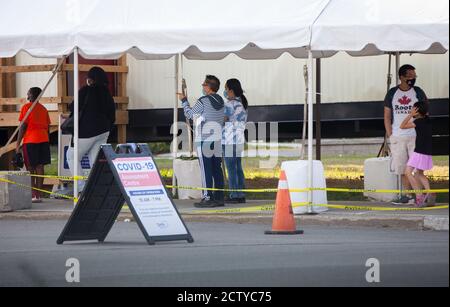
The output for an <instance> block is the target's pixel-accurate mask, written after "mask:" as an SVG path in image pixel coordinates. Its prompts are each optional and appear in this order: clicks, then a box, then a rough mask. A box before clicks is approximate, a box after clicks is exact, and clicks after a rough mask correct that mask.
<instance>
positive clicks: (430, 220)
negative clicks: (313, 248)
mask: <svg viewBox="0 0 450 307" xmlns="http://www.w3.org/2000/svg"><path fill="white" fill-rule="evenodd" d="M175 203H176V205H177V208H178V210H179V212H180V214H181V215H182V216H183V218H184V220H186V221H191V222H229V223H239V224H243V223H251V224H266V225H268V226H270V225H271V223H272V214H273V213H272V212H270V211H269V212H264V211H259V212H251V213H245V214H241V213H213V214H211V213H209V214H208V213H206V212H205V211H208V210H207V209H197V208H194V206H193V203H194V201H180V200H175ZM273 203H274V202H273V201H261V200H258V201H249V202H248V203H247V204H244V205H242V204H241V205H228V204H227V205H226V206H225V207H224V208H223V207H222V208H219V209H231V208H246V207H253V206H261V205H270V204H273ZM330 203H332V204H337V205H347V206H370V207H391V208H392V207H398V208H408V207H409V208H412V206H393V205H391V204H386V203H376V202H342V201H339V202H330ZM441 205H448V204H441ZM72 210H73V203H72V202H71V201H67V200H54V199H46V200H44V202H43V203H41V204H33V208H32V209H29V210H22V211H16V212H8V213H0V220H19V219H27V220H54V219H56V220H67V219H68V218H69V217H70V214H71V212H72ZM127 219H129V220H132V219H133V217H132V215H131V213H130V211H129V210H128V209H123V210H122V213H121V214H120V216H119V220H127ZM296 221H297V225H298V226H299V227H301V226H302V225H322V226H344V227H350V226H351V227H353V226H364V227H378V228H380V227H381V228H395V229H411V230H444V231H448V230H449V210H448V209H436V210H429V211H354V210H342V209H330V210H329V211H328V212H324V213H321V214H318V215H296Z"/></svg>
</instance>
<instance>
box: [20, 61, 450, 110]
mask: <svg viewBox="0 0 450 307" xmlns="http://www.w3.org/2000/svg"><path fill="white" fill-rule="evenodd" d="M16 61H17V65H32V64H55V63H56V60H55V59H36V58H32V57H30V56H29V55H28V54H26V53H23V52H22V53H20V54H19V55H18V56H17V59H16ZM405 63H410V64H412V65H414V66H416V68H417V74H418V76H419V78H418V82H417V84H418V85H419V86H421V87H422V88H423V89H424V90H425V91H426V93H427V94H428V96H429V97H430V98H448V97H449V53H447V54H444V55H420V54H415V55H407V54H405V55H402V56H401V64H405ZM305 64H306V61H305V60H304V59H294V58H292V57H291V56H290V55H289V54H284V55H283V56H281V57H280V58H279V59H277V60H251V61H250V60H242V59H240V58H238V57H237V56H235V55H230V56H228V57H227V58H225V59H224V60H221V61H191V60H187V59H184V61H183V76H184V78H185V79H186V82H187V86H188V94H189V99H190V100H195V99H196V98H198V97H199V96H200V95H201V90H202V87H201V83H202V82H203V80H204V77H205V75H206V74H214V75H216V76H217V77H219V79H220V80H221V81H222V82H225V81H226V80H227V79H229V78H238V79H239V80H241V82H242V86H243V88H244V90H245V93H246V95H247V98H248V99H249V102H250V104H251V105H273V104H298V103H303V102H304V100H305V81H304V76H303V66H304V65H305ZM128 65H129V67H130V72H129V76H128V83H127V84H128V85H127V86H128V95H129V96H130V104H129V108H130V109H153V108H172V107H173V106H174V104H175V103H177V102H176V98H175V91H176V90H175V61H174V59H173V58H172V59H169V60H162V61H141V60H136V59H134V58H133V57H132V56H128ZM392 65H393V70H392V73H393V76H394V82H395V72H394V68H395V64H394V61H393V63H392ZM387 69H388V56H386V55H383V56H374V57H351V56H349V55H347V54H346V53H339V54H337V55H335V56H334V57H331V58H328V59H322V101H323V102H324V103H331V102H354V101H379V100H382V99H383V98H384V95H385V93H386V76H387ZM50 76H51V73H50V72H38V73H19V74H17V96H18V97H25V95H26V92H27V90H28V88H30V87H32V86H40V87H43V86H44V85H45V83H46V82H47V80H48V79H49V78H50ZM222 91H223V86H222V87H221V90H220V93H222ZM56 93H57V84H56V79H55V80H53V82H52V83H51V84H50V86H49V88H48V90H47V91H46V93H45V95H44V96H45V97H51V96H55V95H56ZM48 107H49V108H50V109H55V108H56V106H48Z"/></svg>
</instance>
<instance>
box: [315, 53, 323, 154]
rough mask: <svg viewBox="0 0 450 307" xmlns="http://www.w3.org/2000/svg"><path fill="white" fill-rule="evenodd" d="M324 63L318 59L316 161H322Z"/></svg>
mask: <svg viewBox="0 0 450 307" xmlns="http://www.w3.org/2000/svg"><path fill="white" fill-rule="evenodd" d="M321 72H322V62H321V60H320V58H317V59H316V110H315V112H316V113H315V114H316V160H322V129H321V126H320V116H321V115H320V104H321V103H322V96H321V95H322V74H321Z"/></svg>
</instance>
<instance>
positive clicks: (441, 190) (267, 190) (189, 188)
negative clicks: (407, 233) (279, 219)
mask: <svg viewBox="0 0 450 307" xmlns="http://www.w3.org/2000/svg"><path fill="white" fill-rule="evenodd" d="M166 188H168V189H179V190H194V191H215V192H218V191H221V192H243V193H276V192H278V189H216V188H198V187H188V186H172V185H167V186H166ZM309 191H329V192H347V193H400V192H402V193H412V194H417V193H448V192H449V189H431V190H372V189H346V188H304V189H289V192H291V193H304V192H309Z"/></svg>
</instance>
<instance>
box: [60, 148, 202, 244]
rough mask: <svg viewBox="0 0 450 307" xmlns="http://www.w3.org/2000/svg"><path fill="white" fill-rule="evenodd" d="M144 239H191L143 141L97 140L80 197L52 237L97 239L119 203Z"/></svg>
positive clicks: (106, 229) (116, 212)
mask: <svg viewBox="0 0 450 307" xmlns="http://www.w3.org/2000/svg"><path fill="white" fill-rule="evenodd" d="M125 203H126V204H127V205H128V207H129V208H130V211H131V213H132V214H133V217H134V219H135V221H136V222H137V224H138V225H139V228H140V229H141V231H142V233H143V234H144V236H145V239H146V240H147V242H148V244H155V242H157V241H174V240H187V241H188V242H189V243H192V242H194V239H193V238H192V235H191V234H190V232H189V230H188V229H187V227H186V225H185V223H184V221H183V220H182V218H181V216H180V214H179V212H178V210H177V209H176V207H175V205H174V203H173V200H172V198H171V197H170V195H169V193H168V192H167V190H166V188H165V186H164V183H163V181H162V179H161V175H160V173H159V170H158V168H157V166H156V163H155V161H154V159H153V156H152V154H151V152H150V149H149V148H148V146H147V144H124V145H118V146H117V148H116V151H114V150H113V148H112V147H111V145H102V146H101V150H100V152H99V154H98V156H97V159H96V162H95V164H94V167H93V168H92V170H91V173H90V175H89V178H88V180H87V183H86V186H85V188H84V190H83V192H82V193H81V196H80V199H79V201H78V203H77V205H76V207H75V209H74V211H73V213H72V215H71V217H70V219H69V221H68V222H67V224H66V226H65V227H64V230H63V231H62V233H61V235H60V236H59V238H58V241H57V243H58V244H63V243H64V242H66V241H85V240H98V241H99V242H103V241H104V240H105V238H106V236H107V235H108V233H109V231H110V230H111V228H112V226H113V224H114V222H115V221H116V219H117V216H118V215H119V213H120V211H121V209H122V207H123V205H124V204H125Z"/></svg>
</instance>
